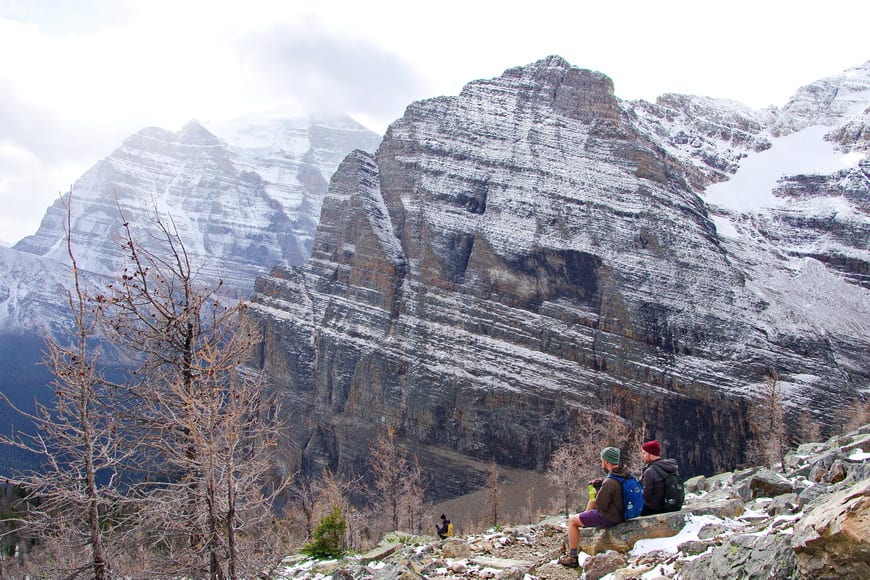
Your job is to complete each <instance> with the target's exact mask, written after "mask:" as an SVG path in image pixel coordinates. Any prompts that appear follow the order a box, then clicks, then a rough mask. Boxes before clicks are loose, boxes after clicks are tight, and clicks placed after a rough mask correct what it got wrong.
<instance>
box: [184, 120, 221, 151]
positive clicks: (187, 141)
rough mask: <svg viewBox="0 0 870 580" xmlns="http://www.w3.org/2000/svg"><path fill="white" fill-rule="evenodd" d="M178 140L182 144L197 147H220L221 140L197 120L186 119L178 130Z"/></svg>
mask: <svg viewBox="0 0 870 580" xmlns="http://www.w3.org/2000/svg"><path fill="white" fill-rule="evenodd" d="M177 138H178V142H179V143H180V144H182V145H196V146H199V147H220V146H221V141H220V139H218V138H217V137H215V136H214V135H213V134H212V133H211V132H210V131H209V130H208V129H206V128H205V127H204V126H203V125H202V124H201V123H200V122H199V121H197V120H195V119H193V120H190V121H188V122H187V123H186V124H185V125H184V127H182V128H181V130H180V131H179V132H178V136H177Z"/></svg>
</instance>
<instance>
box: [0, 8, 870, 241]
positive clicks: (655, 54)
mask: <svg viewBox="0 0 870 580" xmlns="http://www.w3.org/2000/svg"><path fill="white" fill-rule="evenodd" d="M868 22H870V2H866V1H859V0H854V1H853V0H828V1H826V2H824V3H818V2H813V3H802V2H801V3H798V2H794V1H793V0H789V1H782V2H781V1H769V0H753V1H751V2H749V1H743V0H732V1H730V2H699V1H698V0H691V1H689V0H686V1H683V0H665V1H660V2H654V1H649V0H638V1H635V0H622V1H620V2H591V1H584V0H573V1H570V0H558V1H550V0H535V1H532V2H523V3H512V2H505V1H504V0H501V1H499V2H490V1H475V0H462V1H454V0H439V1H437V2H413V1H407V0H405V1H402V2H399V1H392V0H389V1H379V0H354V1H346V0H335V1H331V0H310V1H306V0H280V1H279V0H275V1H268V0H243V1H236V2H229V1H222V0H0V55H2V56H0V208H2V210H0V240H5V241H7V242H13V243H14V242H16V241H18V240H19V239H20V238H21V237H23V236H25V235H29V234H32V233H34V232H35V231H36V229H37V228H38V226H39V221H40V219H41V218H42V215H43V214H44V212H45V209H46V207H48V205H50V204H51V203H52V202H53V201H54V200H55V199H56V198H57V195H58V193H59V192H60V191H61V190H66V189H68V188H69V187H70V185H72V183H74V182H75V180H76V179H78V178H79V177H80V176H81V174H82V173H83V172H84V171H85V170H87V169H88V168H89V167H91V166H92V165H94V164H95V163H96V162H98V161H99V160H101V159H103V158H104V157H106V156H107V155H109V154H110V153H111V152H112V150H113V149H115V148H116V147H117V146H118V145H119V144H120V143H121V141H122V140H123V139H124V138H125V137H127V136H128V135H130V134H132V133H134V132H136V131H138V130H140V129H142V128H144V127H147V126H151V125H156V126H160V127H163V128H164V129H168V130H170V131H177V130H178V129H180V128H181V126H182V125H184V123H186V122H187V121H188V120H190V119H199V120H202V121H217V120H225V119H230V118H234V117H236V116H240V115H243V114H246V113H257V112H270V113H274V112H280V113H286V114H290V115H299V114H308V113H318V112H319V113H332V112H342V113H348V114H350V115H351V116H353V117H354V118H356V119H357V120H358V121H360V122H361V123H363V124H364V125H366V126H368V127H370V128H371V129H373V130H375V131H377V132H378V133H383V131H384V130H385V129H386V126H387V125H389V123H391V122H392V121H394V120H395V119H397V118H399V117H400V116H401V115H402V113H403V111H404V108H405V107H406V106H407V105H408V104H409V103H411V102H412V101H415V100H419V99H423V98H428V97H434V96H438V95H455V94H458V93H459V91H460V90H461V88H462V86H463V85H464V84H465V83H467V82H469V81H472V80H475V79H479V78H490V77H495V76H499V75H500V74H501V73H502V72H503V71H504V70H505V69H507V68H510V67H513V66H519V65H525V64H529V63H531V62H534V61H537V60H539V59H541V58H543V57H545V56H548V55H551V54H558V55H560V56H562V57H564V58H565V59H566V60H567V61H568V62H570V63H571V64H573V65H575V66H579V67H583V68H590V69H594V70H598V71H601V72H603V73H605V74H607V75H608V76H609V77H610V78H611V79H613V82H614V85H615V89H616V95H617V96H618V97H620V98H623V99H638V98H642V99H646V100H650V101H653V100H655V98H656V97H657V96H659V95H660V94H662V93H665V92H679V93H688V94H697V95H705V96H712V97H723V98H731V99H735V100H738V101H740V102H742V103H744V104H746V105H749V106H752V107H756V108H763V107H766V106H768V105H776V106H781V105H784V104H785V103H786V102H787V100H788V98H789V97H790V96H791V95H792V93H794V92H795V90H797V89H798V88H799V87H800V86H802V85H804V84H807V83H810V82H813V81H815V80H818V79H820V78H823V77H827V76H833V75H836V74H839V73H841V72H842V71H843V70H845V69H847V68H849V67H852V66H856V65H858V64H861V63H863V62H866V61H867V60H868V59H870V40H868V33H867V27H868V24H867V23H868Z"/></svg>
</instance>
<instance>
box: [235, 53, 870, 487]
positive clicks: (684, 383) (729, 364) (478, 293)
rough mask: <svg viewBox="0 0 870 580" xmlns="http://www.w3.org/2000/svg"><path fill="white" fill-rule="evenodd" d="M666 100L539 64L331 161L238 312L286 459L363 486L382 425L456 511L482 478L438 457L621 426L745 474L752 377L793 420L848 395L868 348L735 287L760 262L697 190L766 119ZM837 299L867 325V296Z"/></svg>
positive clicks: (486, 453) (534, 447)
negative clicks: (287, 432)
mask: <svg viewBox="0 0 870 580" xmlns="http://www.w3.org/2000/svg"><path fill="white" fill-rule="evenodd" d="M666 101H667V103H671V104H675V103H682V104H681V105H680V107H679V109H680V111H681V112H677V110H676V109H675V108H673V107H671V106H667V105H666V103H665V104H663V103H662V102H660V103H659V105H656V106H652V105H644V106H641V105H640V104H638V103H625V102H622V101H620V100H619V99H617V98H616V97H615V96H614V94H613V86H612V83H611V81H610V79H609V78H607V77H606V76H604V75H602V74H600V73H595V72H591V71H586V70H581V69H577V68H574V67H571V66H570V65H568V64H567V63H566V62H565V61H563V60H562V59H560V58H558V57H550V58H547V59H544V60H542V61H539V62H537V63H534V64H532V65H529V66H526V67H521V68H515V69H511V70H508V71H506V72H505V73H504V75H503V76H501V77H499V78H496V79H492V80H485V81H477V82H473V83H471V84H469V85H467V86H466V87H465V88H464V90H463V91H462V93H461V94H460V95H459V96H458V97H449V98H447V97H445V98H437V99H431V100H427V101H422V102H418V103H414V104H413V105H411V106H410V107H408V109H407V110H406V113H405V115H404V117H403V118H401V119H399V120H398V121H396V122H395V123H394V124H393V125H392V126H391V127H390V128H389V130H388V132H387V135H386V137H385V139H384V141H383V143H382V144H381V146H380V148H379V149H378V151H377V153H376V155H375V156H370V155H366V154H363V153H361V152H357V153H354V154H353V155H351V156H349V157H348V158H347V159H345V161H344V162H343V164H342V165H341V166H340V168H339V170H338V172H337V173H336V175H335V177H334V178H333V180H332V182H331V184H330V189H329V193H328V194H327V197H326V199H325V201H324V205H323V210H322V214H321V223H320V226H319V229H318V233H317V236H316V239H315V242H314V246H313V250H312V255H311V258H310V259H309V261H308V262H307V263H306V264H305V266H304V267H302V268H292V269H285V268H277V269H275V270H274V271H273V272H272V274H271V275H269V276H264V277H261V278H259V279H258V280H257V283H256V288H255V293H254V296H253V298H252V299H253V302H254V308H253V312H254V315H255V316H256V317H257V318H258V319H259V320H260V321H261V322H262V323H263V325H264V328H265V340H264V347H263V352H262V353H261V361H262V364H263V365H264V366H265V367H266V368H267V370H268V371H269V373H270V376H271V380H272V382H273V383H274V384H275V385H277V386H279V387H281V388H284V389H285V391H286V392H287V393H288V397H290V398H292V400H293V402H294V405H296V407H297V413H298V414H299V417H300V421H299V425H298V429H297V430H296V432H295V436H296V437H297V442H298V444H299V449H300V450H301V453H300V454H299V455H298V456H297V457H295V458H294V460H296V461H299V462H301V464H302V465H303V466H310V465H312V464H313V463H318V464H322V463H326V464H329V465H330V466H331V467H333V468H336V467H337V468H339V469H341V470H346V471H350V470H363V469H364V463H365V458H366V452H367V445H368V442H369V441H370V440H371V439H372V438H373V437H374V435H375V434H376V432H377V431H378V430H379V429H381V428H383V427H384V426H386V425H390V426H394V427H396V428H398V432H399V433H400V435H401V436H402V437H403V440H404V441H405V442H406V443H407V444H408V445H410V446H412V447H413V448H414V449H415V450H417V452H418V454H420V455H421V457H423V458H424V459H425V460H426V461H428V462H429V467H430V469H432V470H434V473H436V474H437V475H435V478H436V479H437V480H438V481H439V482H441V483H440V484H439V486H438V490H437V491H436V493H438V494H440V495H442V496H443V495H450V494H453V493H460V492H462V491H466V490H467V488H468V487H469V486H473V484H474V482H475V481H479V477H478V475H479V474H476V473H475V472H474V470H473V468H471V467H469V468H468V469H469V471H468V472H467V473H466V474H464V476H459V477H455V474H456V470H457V469H459V468H457V465H458V463H457V462H456V461H453V462H452V463H451V462H449V461H447V460H446V459H445V457H446V456H448V455H449V452H459V453H460V454H462V455H463V456H466V457H470V458H474V459H477V460H481V461H489V460H496V461H498V462H502V463H505V464H510V465H514V466H519V467H527V468H541V467H543V465H544V463H545V462H546V460H547V458H548V457H549V454H550V452H551V451H552V450H553V448H554V445H556V444H557V443H558V442H559V441H560V440H561V439H562V438H564V437H566V436H570V435H571V430H572V427H573V426H574V425H575V424H576V421H577V420H578V417H591V418H592V420H599V419H600V417H601V416H602V414H603V413H604V412H605V411H615V412H617V413H618V414H620V415H622V416H624V417H627V418H629V419H630V420H632V421H633V422H635V424H641V423H643V424H645V425H646V430H647V435H648V436H655V437H660V438H665V439H667V440H668V441H669V442H670V445H669V449H672V450H678V451H677V455H678V458H679V459H680V460H681V461H682V462H683V464H684V465H685V466H686V468H687V470H688V472H689V473H692V472H702V471H707V472H709V471H712V470H713V469H716V468H721V467H724V466H732V465H734V464H736V463H738V462H739V461H741V459H742V457H741V448H742V445H743V442H744V441H745V438H746V435H747V434H746V431H745V429H746V422H745V413H746V406H747V402H746V399H745V398H744V396H745V395H746V394H748V393H751V392H752V391H753V389H754V388H756V387H757V386H758V385H759V384H762V383H763V382H764V378H765V375H766V374H767V373H769V372H771V371H773V370H776V371H777V372H779V373H780V376H781V377H782V380H783V381H785V382H786V383H787V384H788V386H789V391H790V395H791V396H792V400H793V401H795V402H796V403H800V404H804V403H806V404H809V405H812V404H813V402H815V404H817V405H821V404H824V405H828V404H830V402H831V400H832V398H833V397H834V396H835V395H836V397H838V398H839V399H838V400H843V399H845V398H847V397H849V396H853V395H854V392H855V390H856V389H859V388H864V387H866V385H867V371H866V370H864V369H866V367H867V365H866V364H865V363H866V362H867V352H868V350H867V346H870V345H868V343H867V339H866V336H863V335H862V334H861V333H860V332H859V331H858V329H856V328H854V327H853V328H852V330H851V331H850V330H849V329H848V327H846V328H840V327H838V328H837V329H836V331H835V332H834V333H833V334H835V335H836V339H835V340H831V336H830V334H826V332H825V330H824V329H820V328H818V327H817V326H816V325H815V324H810V325H808V327H807V328H797V327H796V326H795V325H793V324H791V323H789V322H784V321H781V320H777V317H778V316H780V315H781V313H782V310H781V309H780V308H779V307H777V308H774V307H772V302H773V301H776V300H777V298H776V297H775V296H772V294H773V291H772V289H770V288H769V290H770V292H767V293H766V294H765V292H764V291H762V289H761V287H760V285H759V284H755V283H753V281H752V280H748V279H747V276H748V275H750V274H751V273H752V272H753V270H752V269H751V268H750V265H752V264H754V265H756V266H757V267H759V268H763V267H764V266H763V265H759V264H766V263H768V262H767V254H766V253H765V252H768V251H770V250H759V249H758V248H759V247H761V246H764V247H766V246H765V244H764V243H758V244H755V245H754V246H752V248H751V249H749V248H748V247H747V249H745V251H744V252H742V253H740V254H739V255H738V254H735V253H734V250H730V249H728V248H726V242H723V238H722V237H721V236H720V235H719V233H718V231H717V225H716V222H715V221H714V217H715V216H711V215H710V213H709V212H708V208H707V206H706V205H705V203H704V201H702V199H701V198H700V197H699V194H700V193H702V192H703V188H704V187H705V186H706V185H707V184H709V183H711V182H714V181H717V180H721V179H724V177H725V176H726V175H727V174H728V172H729V171H733V167H732V166H733V165H734V164H735V163H737V162H738V160H739V159H740V157H741V156H742V155H743V154H744V153H745V152H747V151H760V150H764V149H766V148H767V147H768V146H769V141H770V139H771V136H770V135H769V134H767V133H765V127H767V126H769V124H765V123H767V121H766V120H765V119H767V118H768V116H769V115H770V113H769V112H767V113H765V112H759V113H751V112H748V111H746V110H743V109H738V110H736V111H731V112H730V113H728V116H729V117H728V118H730V119H731V121H730V125H731V128H730V129H729V130H727V131H725V132H724V133H722V132H719V133H717V132H716V131H714V130H713V129H712V127H713V123H712V121H710V119H711V118H712V117H713V116H714V115H713V113H714V112H715V111H716V110H717V108H716V107H713V106H712V105H711V103H709V102H708V103H706V108H703V111H706V113H705V114H706V119H707V120H705V116H704V115H700V116H694V115H693V114H691V110H701V109H698V108H697V107H695V105H692V106H691V107H690V106H689V101H690V99H689V100H686V99H680V98H677V97H670V98H669V99H668V100H666ZM702 104H703V103H702ZM687 111H688V112H687ZM720 113H721V114H724V111H720ZM721 114H719V113H717V116H720V117H721ZM679 118H682V119H689V120H691V123H689V124H685V125H684V126H686V127H689V125H691V127H689V129H690V130H691V131H692V132H694V133H695V134H696V135H700V136H701V141H699V142H703V140H705V139H706V142H707V143H709V144H710V147H709V148H710V151H709V155H707V156H706V157H705V156H704V155H696V154H695V153H694V152H693V151H694V148H693V146H692V140H691V139H689V138H688V135H689V133H688V132H687V133H686V136H679V135H677V136H674V132H673V124H674V123H676V122H677V121H678V120H679ZM723 142H724V143H727V144H730V147H731V150H730V151H729V150H728V147H723V146H722V143H723ZM713 144H718V145H717V147H718V150H719V151H724V152H725V153H722V154H721V155H720V156H719V157H717V158H715V159H713V157H714V155H713V149H714V148H713ZM862 192H863V193H862ZM857 195H858V197H859V198H860V197H862V196H863V199H866V189H864V190H861V191H859V192H858V193H857ZM716 219H718V218H716ZM859 221H861V220H859ZM861 223H863V224H865V225H866V215H865V217H864V218H863V221H861ZM743 243H744V244H747V242H745V241H744V242H743ZM727 245H728V246H729V247H736V245H737V242H736V241H734V240H728V241H727ZM777 267H779V266H777ZM825 272H826V273H828V271H827V270H825ZM833 283H836V284H839V286H837V288H838V289H839V288H840V286H845V285H846V284H845V283H844V282H842V281H841V282H833ZM848 291H854V292H856V294H855V296H856V300H858V301H859V306H858V308H859V309H858V311H857V315H858V316H859V317H860V318H861V319H862V320H864V321H865V322H866V321H867V320H868V313H867V307H866V304H865V305H864V306H863V307H861V306H860V300H862V299H863V300H865V301H866V297H867V294H866V291H865V290H864V289H861V288H860V287H857V288H856V287H853V286H849V290H848ZM777 304H778V303H777ZM777 304H774V306H776V305H777ZM862 308H863V309H862ZM790 312H791V311H790ZM835 359H836V360H838V361H842V362H843V363H845V364H839V365H832V364H830V363H831V361H832V360H835ZM833 385H836V386H833ZM589 444H590V445H593V446H594V445H596V442H589ZM448 474H450V475H453V476H454V477H448Z"/></svg>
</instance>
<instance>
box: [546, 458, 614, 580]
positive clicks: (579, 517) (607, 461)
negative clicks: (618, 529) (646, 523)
mask: <svg viewBox="0 0 870 580" xmlns="http://www.w3.org/2000/svg"><path fill="white" fill-rule="evenodd" d="M601 467H602V469H604V471H606V472H607V473H608V474H613V475H616V476H619V477H628V475H629V473H628V468H626V467H625V466H624V465H622V464H621V463H620V453H619V449H617V448H616V447H605V448H604V449H603V450H602V451H601ZM623 507H624V506H623V501H622V484H621V483H620V482H619V481H618V480H616V479H613V478H610V477H607V478H605V479H604V480H603V481H602V483H601V489H599V490H598V493H597V494H596V496H595V497H594V498H592V499H590V500H589V503H588V504H586V511H585V512H582V513H579V514H576V515H573V516H570V517H569V518H568V549H569V552H568V553H567V554H565V555H564V556H562V557H561V558H559V563H560V564H562V565H563V566H568V567H570V568H577V567H578V566H579V562H578V559H577V550H578V549H579V548H580V528H609V527H611V526H615V525H616V524H618V523H620V522H621V521H623Z"/></svg>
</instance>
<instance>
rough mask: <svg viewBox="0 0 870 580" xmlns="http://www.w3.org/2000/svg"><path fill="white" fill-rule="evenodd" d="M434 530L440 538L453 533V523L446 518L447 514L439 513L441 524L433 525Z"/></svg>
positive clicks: (447, 536)
mask: <svg viewBox="0 0 870 580" xmlns="http://www.w3.org/2000/svg"><path fill="white" fill-rule="evenodd" d="M435 531H436V532H438V537H439V538H440V539H442V540H443V539H445V538H449V537H450V536H452V535H453V524H451V523H450V520H448V519H447V516H445V515H444V514H441V525H440V526H438V525H436V526H435Z"/></svg>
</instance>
